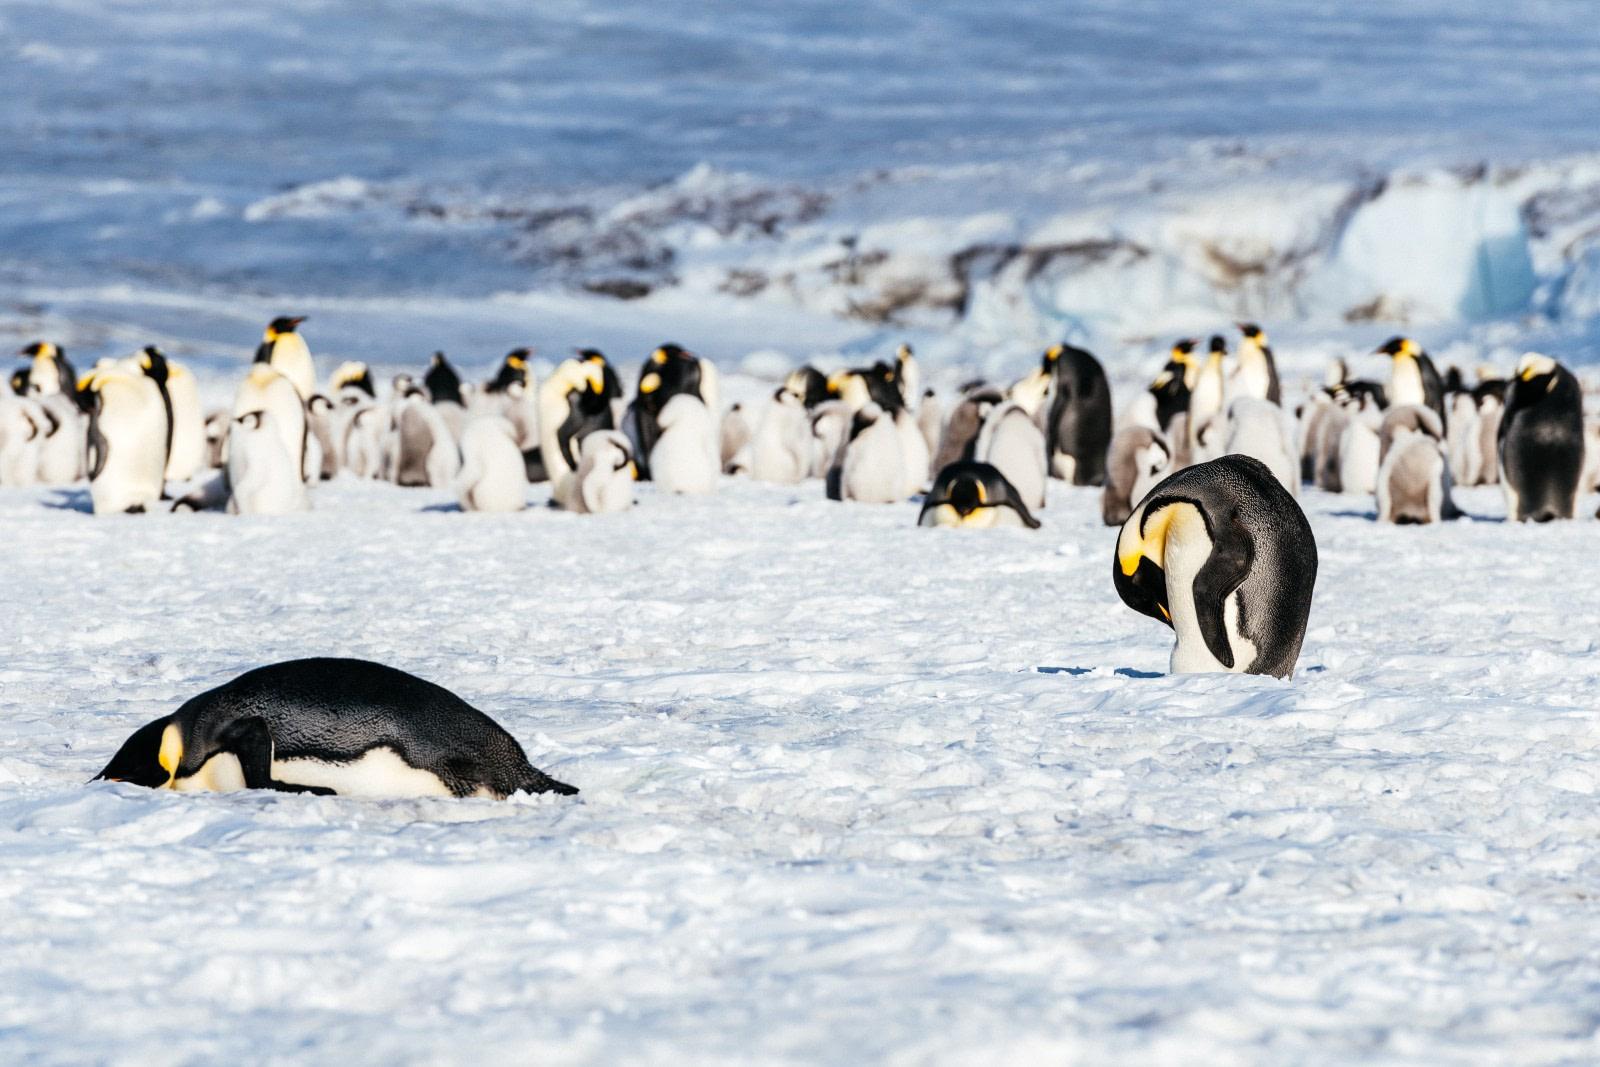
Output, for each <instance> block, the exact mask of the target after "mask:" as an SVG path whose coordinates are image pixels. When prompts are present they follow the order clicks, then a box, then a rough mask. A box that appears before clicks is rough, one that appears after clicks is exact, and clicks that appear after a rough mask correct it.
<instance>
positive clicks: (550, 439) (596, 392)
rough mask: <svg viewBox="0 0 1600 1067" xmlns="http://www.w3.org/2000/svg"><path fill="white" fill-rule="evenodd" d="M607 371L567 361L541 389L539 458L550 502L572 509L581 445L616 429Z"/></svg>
mask: <svg viewBox="0 0 1600 1067" xmlns="http://www.w3.org/2000/svg"><path fill="white" fill-rule="evenodd" d="M605 387H606V384H605V368H604V367H602V366H601V365H600V364H598V363H595V362H593V361H592V360H587V359H568V360H564V361H563V362H562V363H561V365H560V366H558V367H556V369H555V371H554V372H553V373H551V375H550V377H548V378H546V379H545V380H544V382H543V383H541V384H540V386H539V455H540V458H541V459H542V461H543V464H544V469H545V476H546V477H547V478H549V480H550V488H551V494H552V496H551V499H552V500H553V502H554V503H555V504H556V505H557V506H558V507H571V506H572V504H573V500H574V497H573V492H574V491H575V489H576V484H575V483H574V480H573V478H572V474H573V472H574V471H576V470H577V469H578V446H579V445H580V444H581V443H582V442H583V439H584V438H585V437H587V436H588V435H589V434H591V433H594V432H595V431H597V430H610V429H614V428H615V427H614V425H613V421H612V417H611V405H610V404H608V403H606V402H605V401H604V400H603V399H600V400H599V402H598V403H596V399H597V398H603V397H604V393H605Z"/></svg>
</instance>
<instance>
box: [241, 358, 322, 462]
mask: <svg viewBox="0 0 1600 1067" xmlns="http://www.w3.org/2000/svg"><path fill="white" fill-rule="evenodd" d="M252 411H265V412H266V413H267V414H269V415H271V416H272V425H273V427H274V428H275V429H276V430H277V432H278V438H279V440H281V441H282V442H283V451H284V454H285V455H287V456H288V457H289V462H290V463H291V464H292V465H293V467H294V469H295V470H297V471H301V472H304V470H305V465H306V433H307V430H306V405H305V401H304V399H302V398H301V396H300V394H299V392H297V391H296V390H295V387H294V383H293V382H291V381H290V380H289V379H288V378H285V377H284V376H283V375H282V374H279V373H278V372H277V371H276V370H274V369H273V368H272V365H271V364H269V363H265V362H257V363H254V364H252V365H251V367H250V373H249V374H247V375H245V379H244V381H243V382H241V383H240V385H239V391H238V393H236V394H235V395H234V399H233V414H234V417H235V418H237V417H238V416H240V415H246V414H249V413H250V412H252ZM232 434H233V431H232V430H229V437H230V439H231V438H232Z"/></svg>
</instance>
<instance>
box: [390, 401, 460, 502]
mask: <svg viewBox="0 0 1600 1067" xmlns="http://www.w3.org/2000/svg"><path fill="white" fill-rule="evenodd" d="M394 422H395V435H394V439H395V443H396V445H397V452H396V455H395V465H394V480H395V484H397V485H404V486H413V487H415V486H433V487H435V488H439V487H443V486H448V485H450V484H451V483H452V482H454V481H455V478H456V475H457V474H458V473H459V472H460V470H461V449H460V448H459V447H458V446H457V444H456V436H455V434H453V433H451V432H450V426H449V424H448V423H447V422H445V417H444V414H443V413H442V412H441V411H440V410H439V406H438V405H436V404H435V403H433V401H432V399H431V398H429V396H428V394H427V393H426V391H423V390H419V389H416V388H415V387H412V388H411V389H409V390H406V391H405V395H404V396H403V397H402V398H401V399H400V401H399V407H398V408H397V409H396V411H395V416H394Z"/></svg>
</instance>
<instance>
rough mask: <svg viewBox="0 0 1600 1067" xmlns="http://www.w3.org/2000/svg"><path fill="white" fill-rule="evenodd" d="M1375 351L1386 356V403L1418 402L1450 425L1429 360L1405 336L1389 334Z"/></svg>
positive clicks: (1419, 347) (1437, 373) (1442, 391)
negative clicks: (1387, 390)
mask: <svg viewBox="0 0 1600 1067" xmlns="http://www.w3.org/2000/svg"><path fill="white" fill-rule="evenodd" d="M1378 352H1379V353H1380V354H1382V355H1385V356H1389V357H1390V358H1391V359H1392V360H1393V362H1392V363H1391V365H1390V368H1389V397H1388V399H1389V403H1391V404H1394V405H1395V406H1397V407H1398V406H1399V405H1401V404H1421V405H1422V406H1423V407H1426V408H1431V409H1432V410H1433V413H1434V414H1435V415H1437V416H1439V424H1440V425H1441V426H1443V427H1444V428H1445V429H1446V430H1448V429H1449V428H1450V416H1449V414H1448V413H1447V412H1446V411H1445V409H1444V382H1443V381H1442V380H1440V378H1439V371H1438V370H1437V369H1436V368H1435V367H1434V365H1433V360H1432V359H1430V358H1429V357H1428V354H1427V353H1426V352H1424V351H1423V350H1422V346H1420V345H1418V344H1417V343H1416V342H1415V341H1413V340H1412V339H1411V338H1409V337H1391V338H1389V340H1388V341H1386V342H1385V343H1384V344H1383V345H1382V346H1381V347H1379V348H1378Z"/></svg>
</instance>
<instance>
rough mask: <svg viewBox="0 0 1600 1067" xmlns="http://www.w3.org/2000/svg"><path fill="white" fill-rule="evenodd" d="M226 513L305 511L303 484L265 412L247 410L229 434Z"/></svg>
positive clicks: (234, 421) (262, 513) (271, 420)
mask: <svg viewBox="0 0 1600 1067" xmlns="http://www.w3.org/2000/svg"><path fill="white" fill-rule="evenodd" d="M228 486H229V489H230V494H231V495H230V496H229V498H228V511H229V512H230V513H232V514H234V515H285V514H288V513H290V512H295V511H304V510H306V506H307V504H306V485H305V480H304V479H303V478H301V476H300V471H299V470H297V469H296V468H295V465H294V461H293V460H292V459H291V458H290V456H289V455H288V453H286V452H285V451H284V448H283V438H282V436H281V435H280V434H279V433H278V428H277V426H276V425H275V424H274V422H273V416H272V414H271V413H269V412H265V411H247V412H245V413H244V414H243V415H240V416H239V417H238V418H236V419H234V420H233V427H232V429H230V430H229V431H228Z"/></svg>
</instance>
